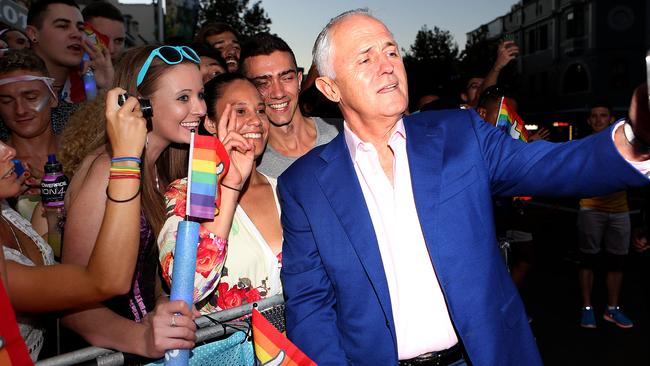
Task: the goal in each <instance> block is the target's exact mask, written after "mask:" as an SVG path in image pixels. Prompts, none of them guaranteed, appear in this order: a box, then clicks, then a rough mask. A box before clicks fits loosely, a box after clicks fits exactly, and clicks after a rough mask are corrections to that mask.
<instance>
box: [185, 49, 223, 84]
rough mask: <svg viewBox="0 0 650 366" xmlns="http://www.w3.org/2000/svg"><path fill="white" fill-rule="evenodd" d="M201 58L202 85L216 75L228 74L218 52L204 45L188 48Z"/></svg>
mask: <svg viewBox="0 0 650 366" xmlns="http://www.w3.org/2000/svg"><path fill="white" fill-rule="evenodd" d="M190 47H191V48H192V49H193V50H194V51H195V52H196V54H197V55H199V57H200V58H201V65H200V69H201V75H203V84H205V83H207V82H208V81H210V80H212V78H214V77H215V76H217V75H221V74H223V73H226V72H228V67H227V65H226V61H225V60H224V59H223V57H221V53H219V51H218V50H216V49H214V48H212V47H209V46H207V45H206V44H204V43H195V44H192V45H191V46H190Z"/></svg>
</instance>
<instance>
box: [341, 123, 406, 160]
mask: <svg viewBox="0 0 650 366" xmlns="http://www.w3.org/2000/svg"><path fill="white" fill-rule="evenodd" d="M343 136H344V137H345V144H346V145H347V147H348V151H350V157H351V158H352V161H356V157H357V152H362V153H363V152H368V151H370V150H371V149H374V146H372V144H370V143H367V142H364V141H363V140H361V139H360V138H359V136H357V135H356V134H355V133H354V132H352V130H351V129H350V126H349V125H348V123H347V122H346V121H343ZM400 138H401V139H403V140H406V130H405V129H404V119H402V118H400V119H399V121H397V123H396V124H395V128H394V129H393V132H391V135H390V137H389V138H388V144H389V145H392V144H393V143H394V142H395V141H396V140H397V139H400Z"/></svg>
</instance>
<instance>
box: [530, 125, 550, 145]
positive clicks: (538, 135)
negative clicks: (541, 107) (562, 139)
mask: <svg viewBox="0 0 650 366" xmlns="http://www.w3.org/2000/svg"><path fill="white" fill-rule="evenodd" d="M550 135H551V132H550V131H549V130H548V129H547V128H545V127H542V128H540V129H539V130H537V131H535V133H533V134H531V135H530V136H529V137H528V142H533V141H537V140H548V137H549V136H550Z"/></svg>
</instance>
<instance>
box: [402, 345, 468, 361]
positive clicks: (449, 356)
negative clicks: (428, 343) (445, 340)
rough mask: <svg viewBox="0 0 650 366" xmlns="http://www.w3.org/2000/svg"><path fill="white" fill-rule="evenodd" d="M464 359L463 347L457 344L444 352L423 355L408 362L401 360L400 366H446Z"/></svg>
mask: <svg viewBox="0 0 650 366" xmlns="http://www.w3.org/2000/svg"><path fill="white" fill-rule="evenodd" d="M462 358H463V347H461V346H460V344H456V345H455V346H453V347H451V348H447V349H445V350H442V351H436V352H429V353H423V354H421V355H419V356H417V357H413V358H409V359H408V360H400V361H399V366H445V365H450V364H452V363H454V362H456V361H459V360H460V359H462Z"/></svg>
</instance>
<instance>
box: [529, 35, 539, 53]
mask: <svg viewBox="0 0 650 366" xmlns="http://www.w3.org/2000/svg"><path fill="white" fill-rule="evenodd" d="M536 33H537V31H536V29H532V30H530V31H528V44H527V49H528V52H527V53H534V52H536V51H537V34H536Z"/></svg>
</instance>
